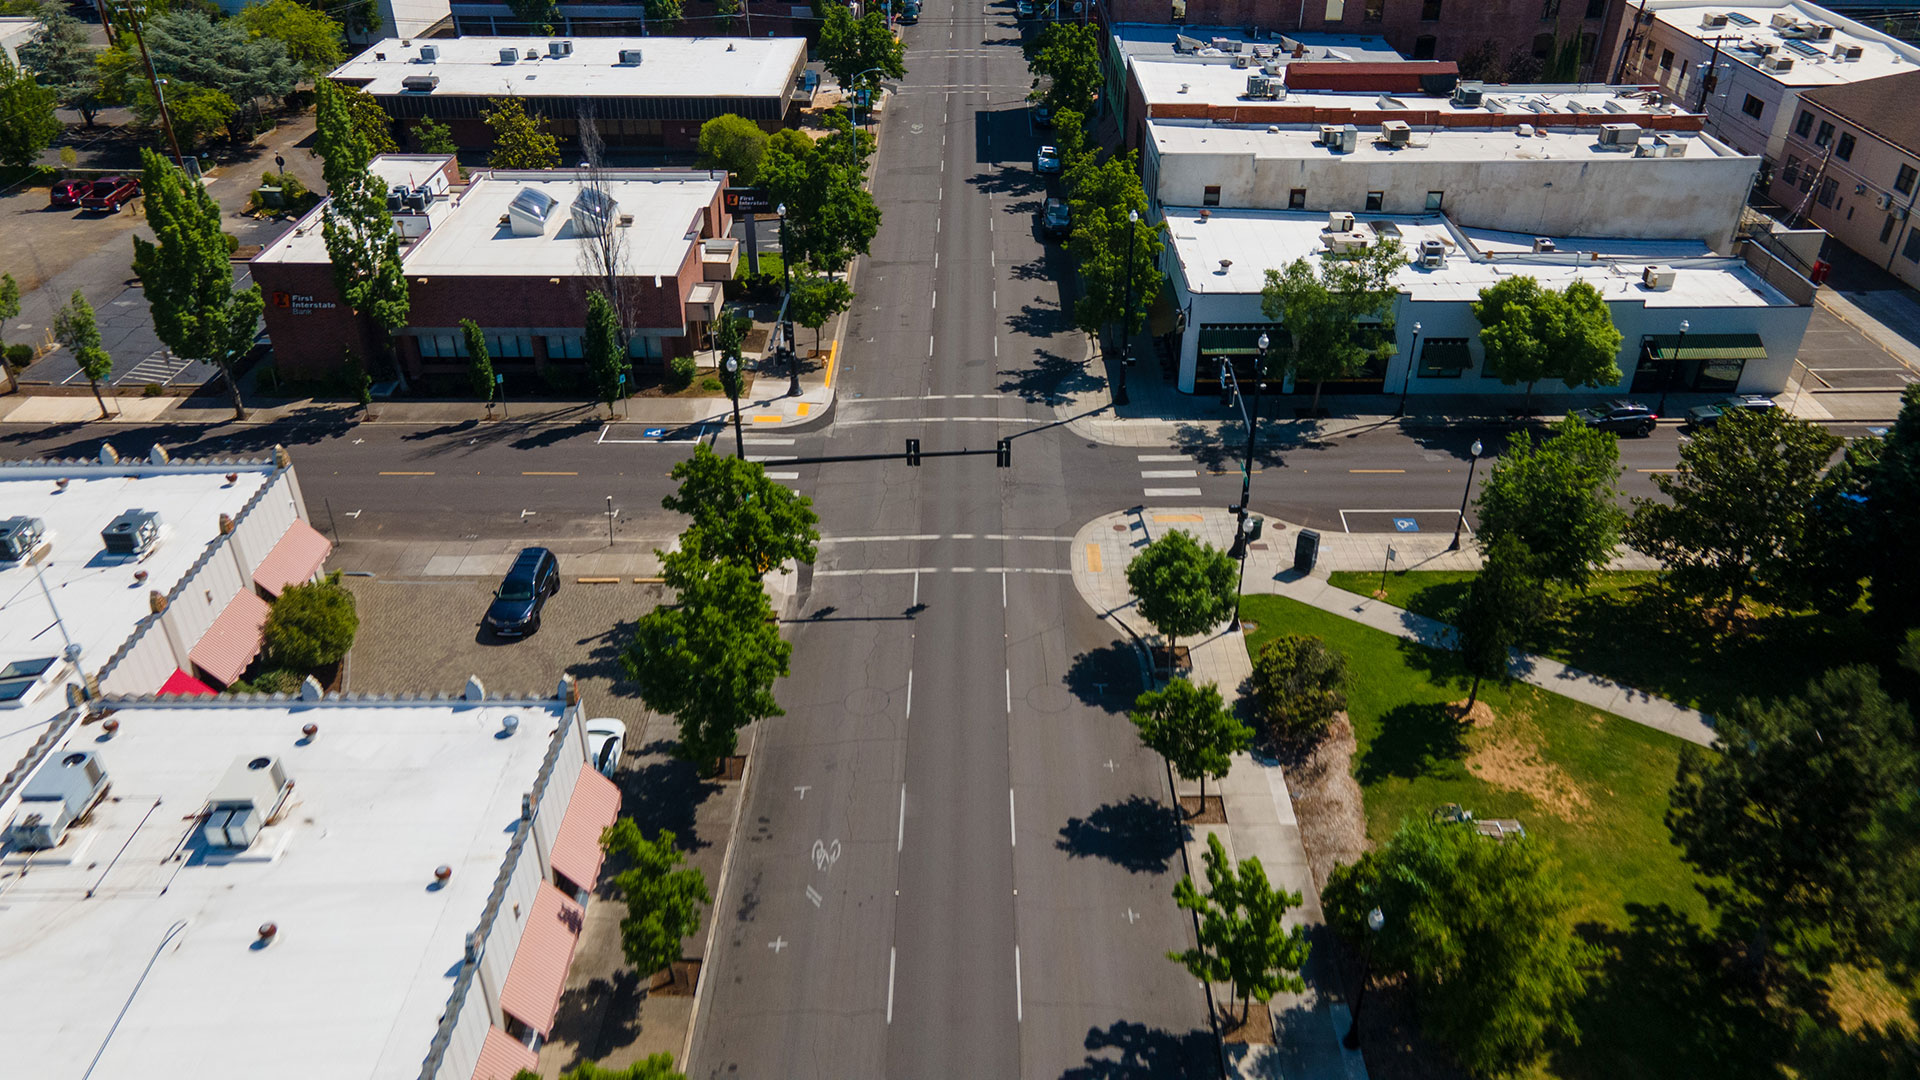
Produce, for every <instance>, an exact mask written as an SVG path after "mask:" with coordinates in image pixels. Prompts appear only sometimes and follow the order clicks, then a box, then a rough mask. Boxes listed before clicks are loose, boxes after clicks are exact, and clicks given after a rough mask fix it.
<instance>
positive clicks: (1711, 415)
mask: <svg viewBox="0 0 1920 1080" xmlns="http://www.w3.org/2000/svg"><path fill="white" fill-rule="evenodd" d="M1775 407H1776V406H1775V405H1774V403H1773V399H1772V398H1770V397H1767V396H1765V395H1764V394H1735V395H1734V396H1732V397H1730V398H1724V399H1722V400H1720V401H1716V402H1713V403H1712V404H1710V405H1695V406H1694V407H1693V408H1691V409H1688V410H1687V424H1688V425H1689V426H1691V427H1696V428H1710V427H1712V426H1713V425H1715V424H1717V423H1719V422H1720V418H1721V417H1722V416H1725V415H1726V414H1728V413H1730V412H1736V411H1738V410H1741V409H1748V410H1752V411H1754V412H1765V411H1767V410H1768V409H1772V408H1775Z"/></svg>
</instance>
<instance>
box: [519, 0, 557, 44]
mask: <svg viewBox="0 0 1920 1080" xmlns="http://www.w3.org/2000/svg"><path fill="white" fill-rule="evenodd" d="M507 10H509V11H511V12H513V17H514V18H515V19H516V20H518V21H519V22H523V23H525V24H526V25H527V28H528V29H529V30H531V31H532V32H534V33H536V34H539V35H541V36H542V37H544V36H546V35H548V34H551V33H553V28H554V27H556V26H559V25H560V19H561V15H560V5H559V4H557V3H555V2H554V0H507Z"/></svg>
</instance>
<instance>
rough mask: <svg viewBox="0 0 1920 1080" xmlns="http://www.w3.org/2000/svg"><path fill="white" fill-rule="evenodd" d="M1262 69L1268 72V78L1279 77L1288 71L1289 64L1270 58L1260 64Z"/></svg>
mask: <svg viewBox="0 0 1920 1080" xmlns="http://www.w3.org/2000/svg"><path fill="white" fill-rule="evenodd" d="M1260 70H1261V71H1264V72H1266V73H1267V78H1269V79H1278V78H1280V77H1281V75H1282V74H1284V73H1285V72H1286V70H1287V65H1285V64H1283V63H1280V62H1279V61H1278V60H1269V61H1267V62H1266V63H1264V64H1261V65H1260Z"/></svg>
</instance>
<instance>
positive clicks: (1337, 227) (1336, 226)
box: [1327, 210, 1353, 233]
mask: <svg viewBox="0 0 1920 1080" xmlns="http://www.w3.org/2000/svg"><path fill="white" fill-rule="evenodd" d="M1327 231H1328V232H1332V233H1343V232H1352V231H1353V211H1351V210H1335V211H1334V212H1332V213H1331V214H1328V215H1327Z"/></svg>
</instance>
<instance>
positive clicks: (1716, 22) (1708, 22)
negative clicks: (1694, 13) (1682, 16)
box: [1700, 11, 1727, 30]
mask: <svg viewBox="0 0 1920 1080" xmlns="http://www.w3.org/2000/svg"><path fill="white" fill-rule="evenodd" d="M1725 25H1727V16H1726V14H1725V13H1724V12H1719V11H1709V12H1707V13H1706V14H1705V15H1702V16H1700V28H1701V29H1702V30H1715V29H1718V28H1720V27H1722V26H1725Z"/></svg>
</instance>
